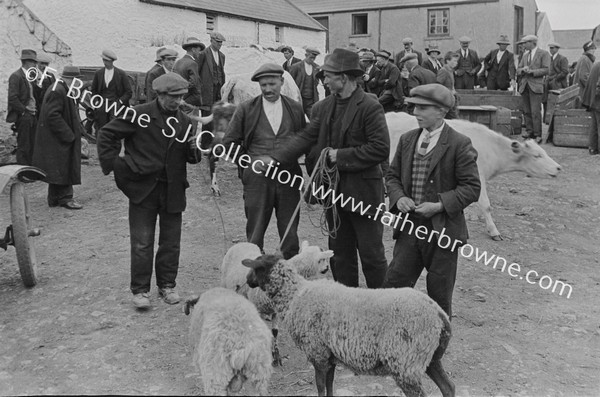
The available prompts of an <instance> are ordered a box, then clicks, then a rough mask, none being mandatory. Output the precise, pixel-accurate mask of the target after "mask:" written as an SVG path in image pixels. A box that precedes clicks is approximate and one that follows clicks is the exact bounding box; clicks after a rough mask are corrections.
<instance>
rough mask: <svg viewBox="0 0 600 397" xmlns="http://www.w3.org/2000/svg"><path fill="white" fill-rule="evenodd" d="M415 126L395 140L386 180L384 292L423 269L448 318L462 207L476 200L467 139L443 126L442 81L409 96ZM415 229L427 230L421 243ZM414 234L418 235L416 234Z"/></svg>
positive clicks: (446, 93)
mask: <svg viewBox="0 0 600 397" xmlns="http://www.w3.org/2000/svg"><path fill="white" fill-rule="evenodd" d="M406 101H407V102H409V103H413V104H414V105H415V109H414V114H415V116H416V117H417V120H418V123H419V128H417V129H415V130H412V131H409V132H407V133H405V134H403V135H402V136H401V137H400V140H399V142H398V147H397V148H393V150H395V151H396V155H395V157H394V160H393V161H392V163H391V164H390V169H389V171H388V173H387V175H386V184H387V191H388V196H389V207H390V211H391V212H393V213H396V214H398V213H399V214H400V215H401V216H402V222H398V224H397V225H395V230H394V235H393V238H394V239H395V240H396V244H395V245H394V256H393V259H392V261H391V263H390V266H389V268H388V270H387V275H386V278H385V282H384V284H383V288H403V287H414V286H415V284H416V282H417V280H418V279H419V276H420V274H421V273H422V271H423V269H424V268H425V269H427V279H426V280H427V294H428V295H429V296H430V297H431V298H432V299H433V300H434V301H436V302H437V304H438V305H440V307H441V308H442V309H443V310H444V311H445V312H446V313H447V314H448V317H451V316H452V292H453V289H454V282H455V280H456V273H457V260H458V249H460V247H461V245H463V244H465V243H466V242H467V238H468V231H467V223H466V221H465V216H464V214H463V210H464V209H465V208H466V207H467V206H469V204H471V203H473V202H475V201H477V200H478V199H479V192H480V189H481V183H480V180H479V172H478V169H477V162H476V160H477V152H476V151H475V149H474V148H473V145H472V144H471V140H470V139H469V138H468V137H466V136H465V135H463V134H460V133H459V132H457V131H455V130H454V129H453V128H452V127H450V126H449V125H448V124H446V123H445V122H444V115H445V114H446V112H447V111H448V109H450V108H452V107H453V105H454V96H453V95H452V92H451V91H450V90H449V89H447V88H446V87H444V86H443V85H441V84H437V83H436V84H427V85H422V86H419V87H417V88H413V89H412V90H411V91H410V97H408V98H406ZM415 230H417V231H418V230H426V232H425V234H426V236H425V238H423V235H422V234H421V236H419V233H420V232H419V233H417V232H415ZM417 236H419V237H417Z"/></svg>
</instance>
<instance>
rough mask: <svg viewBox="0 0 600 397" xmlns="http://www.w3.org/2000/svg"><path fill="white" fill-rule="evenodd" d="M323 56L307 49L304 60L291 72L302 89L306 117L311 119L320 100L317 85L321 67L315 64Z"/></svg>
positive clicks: (313, 49) (318, 52)
mask: <svg viewBox="0 0 600 397" xmlns="http://www.w3.org/2000/svg"><path fill="white" fill-rule="evenodd" d="M319 54H321V51H319V50H318V49H316V48H313V47H306V49H305V51H304V59H303V60H302V61H301V62H298V63H296V64H294V65H292V67H291V68H290V70H289V73H290V74H291V75H292V77H293V79H294V81H295V82H296V85H297V86H298V88H299V89H300V96H301V97H302V107H303V108H304V113H306V116H308V117H310V112H311V109H312V107H313V105H314V104H315V103H316V102H317V101H318V100H319V92H318V91H317V85H318V83H319V79H318V77H317V73H318V72H319V65H317V64H316V63H315V59H316V58H317V56H318V55H319Z"/></svg>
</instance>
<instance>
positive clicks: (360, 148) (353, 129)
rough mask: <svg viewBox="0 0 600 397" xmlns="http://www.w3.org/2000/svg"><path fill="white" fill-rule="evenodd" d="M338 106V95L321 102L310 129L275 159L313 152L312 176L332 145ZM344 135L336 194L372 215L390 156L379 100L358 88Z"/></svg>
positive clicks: (275, 154)
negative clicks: (332, 117) (360, 206)
mask: <svg viewBox="0 0 600 397" xmlns="http://www.w3.org/2000/svg"><path fill="white" fill-rule="evenodd" d="M394 67H395V66H394ZM335 105H336V96H335V95H330V96H328V97H326V98H325V99H323V100H322V101H319V102H317V103H316V104H315V105H314V106H313V108H312V113H311V119H310V124H309V126H308V127H307V128H306V129H305V130H304V131H302V132H301V133H299V134H297V135H296V136H295V137H294V138H293V139H292V140H290V142H289V143H288V144H286V145H285V147H282V148H279V149H277V150H275V151H274V152H273V154H272V157H273V158H275V159H276V160H278V161H281V160H282V159H290V158H294V159H295V158H298V157H299V156H300V155H301V154H302V153H305V152H307V151H308V150H310V153H309V155H308V156H307V157H306V169H307V171H308V173H309V174H310V173H312V171H313V168H314V167H315V164H316V162H317V160H318V158H319V155H320V154H321V151H322V150H323V149H324V148H326V147H331V146H332V142H331V134H332V132H331V131H330V128H331V125H330V123H331V116H332V114H333V111H334V109H335ZM340 134H341V137H342V138H341V139H342V144H341V145H340V147H335V145H334V147H333V148H334V149H338V151H337V168H338V171H339V176H340V179H339V184H338V186H337V189H336V194H339V193H342V194H343V195H344V197H345V198H348V197H352V198H353V199H354V203H356V204H358V203H359V201H362V203H363V208H364V209H366V206H367V205H370V206H371V207H370V208H369V209H368V211H367V212H366V213H367V214H371V215H372V214H374V212H375V210H376V208H377V206H378V205H379V204H380V203H382V202H383V199H384V197H383V178H382V173H381V167H380V163H381V162H383V161H385V160H386V159H387V158H388V157H389V153H390V137H389V132H388V127H387V124H386V121H385V114H384V112H383V107H382V106H381V105H380V104H379V101H377V99H376V98H375V97H374V96H373V95H369V94H366V93H365V92H364V91H363V90H362V89H361V88H360V87H357V88H356V90H355V91H354V92H353V93H352V95H351V97H350V101H349V103H348V105H347V108H346V111H345V113H344V117H343V119H342V123H341V131H340ZM351 205H352V202H351V200H349V203H347V206H346V207H344V209H346V210H348V211H351V210H352V209H351V208H350V206H351ZM358 212H360V209H358Z"/></svg>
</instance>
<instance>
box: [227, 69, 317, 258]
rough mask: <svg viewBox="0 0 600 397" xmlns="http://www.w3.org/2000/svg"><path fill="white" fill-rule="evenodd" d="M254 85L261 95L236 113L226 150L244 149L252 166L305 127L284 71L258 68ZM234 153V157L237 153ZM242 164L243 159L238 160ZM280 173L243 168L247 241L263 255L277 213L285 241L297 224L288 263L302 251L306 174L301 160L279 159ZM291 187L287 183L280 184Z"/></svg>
mask: <svg viewBox="0 0 600 397" xmlns="http://www.w3.org/2000/svg"><path fill="white" fill-rule="evenodd" d="M252 81H256V82H257V83H258V84H259V85H260V89H261V91H262V95H259V96H257V97H255V98H252V99H249V100H248V101H246V102H244V103H242V104H240V105H239V106H238V108H237V109H236V111H235V113H234V115H233V118H232V119H231V122H230V123H229V127H228V129H227V132H226V135H225V137H224V139H223V142H222V144H223V145H224V146H225V148H227V149H228V150H229V147H230V146H231V145H232V144H233V145H236V146H237V145H239V146H241V149H242V150H241V152H240V153H245V154H247V155H249V156H250V157H251V159H252V161H257V160H258V161H259V159H260V158H261V156H266V155H269V154H270V153H272V152H273V150H276V149H277V148H278V147H280V146H284V145H286V144H287V143H288V142H290V140H291V139H292V137H293V136H294V135H295V134H296V133H297V132H299V131H302V130H303V129H304V127H305V126H306V118H305V116H304V110H303V108H302V105H301V104H300V103H298V102H296V101H294V100H293V99H291V98H288V97H286V96H285V95H281V88H282V87H283V81H284V80H283V68H282V67H281V66H279V65H277V64H274V63H267V64H264V65H262V66H261V67H259V68H258V69H257V70H256V72H254V75H253V76H252ZM232 152H235V150H233V151H232ZM238 158H239V156H238ZM278 160H279V162H280V164H277V167H278V169H277V171H276V173H275V171H273V173H272V174H266V173H262V172H259V173H257V172H256V171H255V170H254V168H252V167H242V165H241V164H240V168H239V169H240V171H241V179H242V184H243V186H244V212H245V214H246V220H247V222H246V238H247V239H248V242H250V243H254V244H256V245H258V247H259V248H260V249H261V250H262V249H263V245H264V236H265V232H266V231H267V227H268V226H269V221H270V219H271V215H272V213H273V210H275V216H276V217H277V231H278V232H279V238H280V239H282V238H283V236H284V233H285V229H286V227H287V225H288V224H289V223H290V222H292V226H291V228H290V231H289V234H288V235H287V237H286V239H285V240H284V241H283V242H282V244H281V253H282V254H283V257H284V258H285V259H289V258H291V257H293V256H294V255H296V254H297V253H298V250H299V245H298V234H297V230H298V221H299V216H296V217H295V218H293V219H292V215H293V214H294V210H295V209H296V206H297V204H298V202H299V201H300V191H299V187H300V183H301V182H300V181H302V170H301V169H300V166H299V165H298V161H297V157H292V156H286V157H282V158H279V159H278ZM286 180H287V181H288V182H287V183H282V182H280V181H286Z"/></svg>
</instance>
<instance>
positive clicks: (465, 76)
mask: <svg viewBox="0 0 600 397" xmlns="http://www.w3.org/2000/svg"><path fill="white" fill-rule="evenodd" d="M458 41H459V42H460V49H459V50H458V51H456V52H457V53H458V65H457V66H456V71H455V72H454V75H455V76H456V79H455V82H454V85H455V87H456V89H464V90H472V89H473V88H475V79H476V78H477V73H479V69H481V62H479V55H477V52H476V51H474V50H472V49H470V48H469V44H470V43H471V38H469V37H468V36H462V37H461V38H460V39H458Z"/></svg>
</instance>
